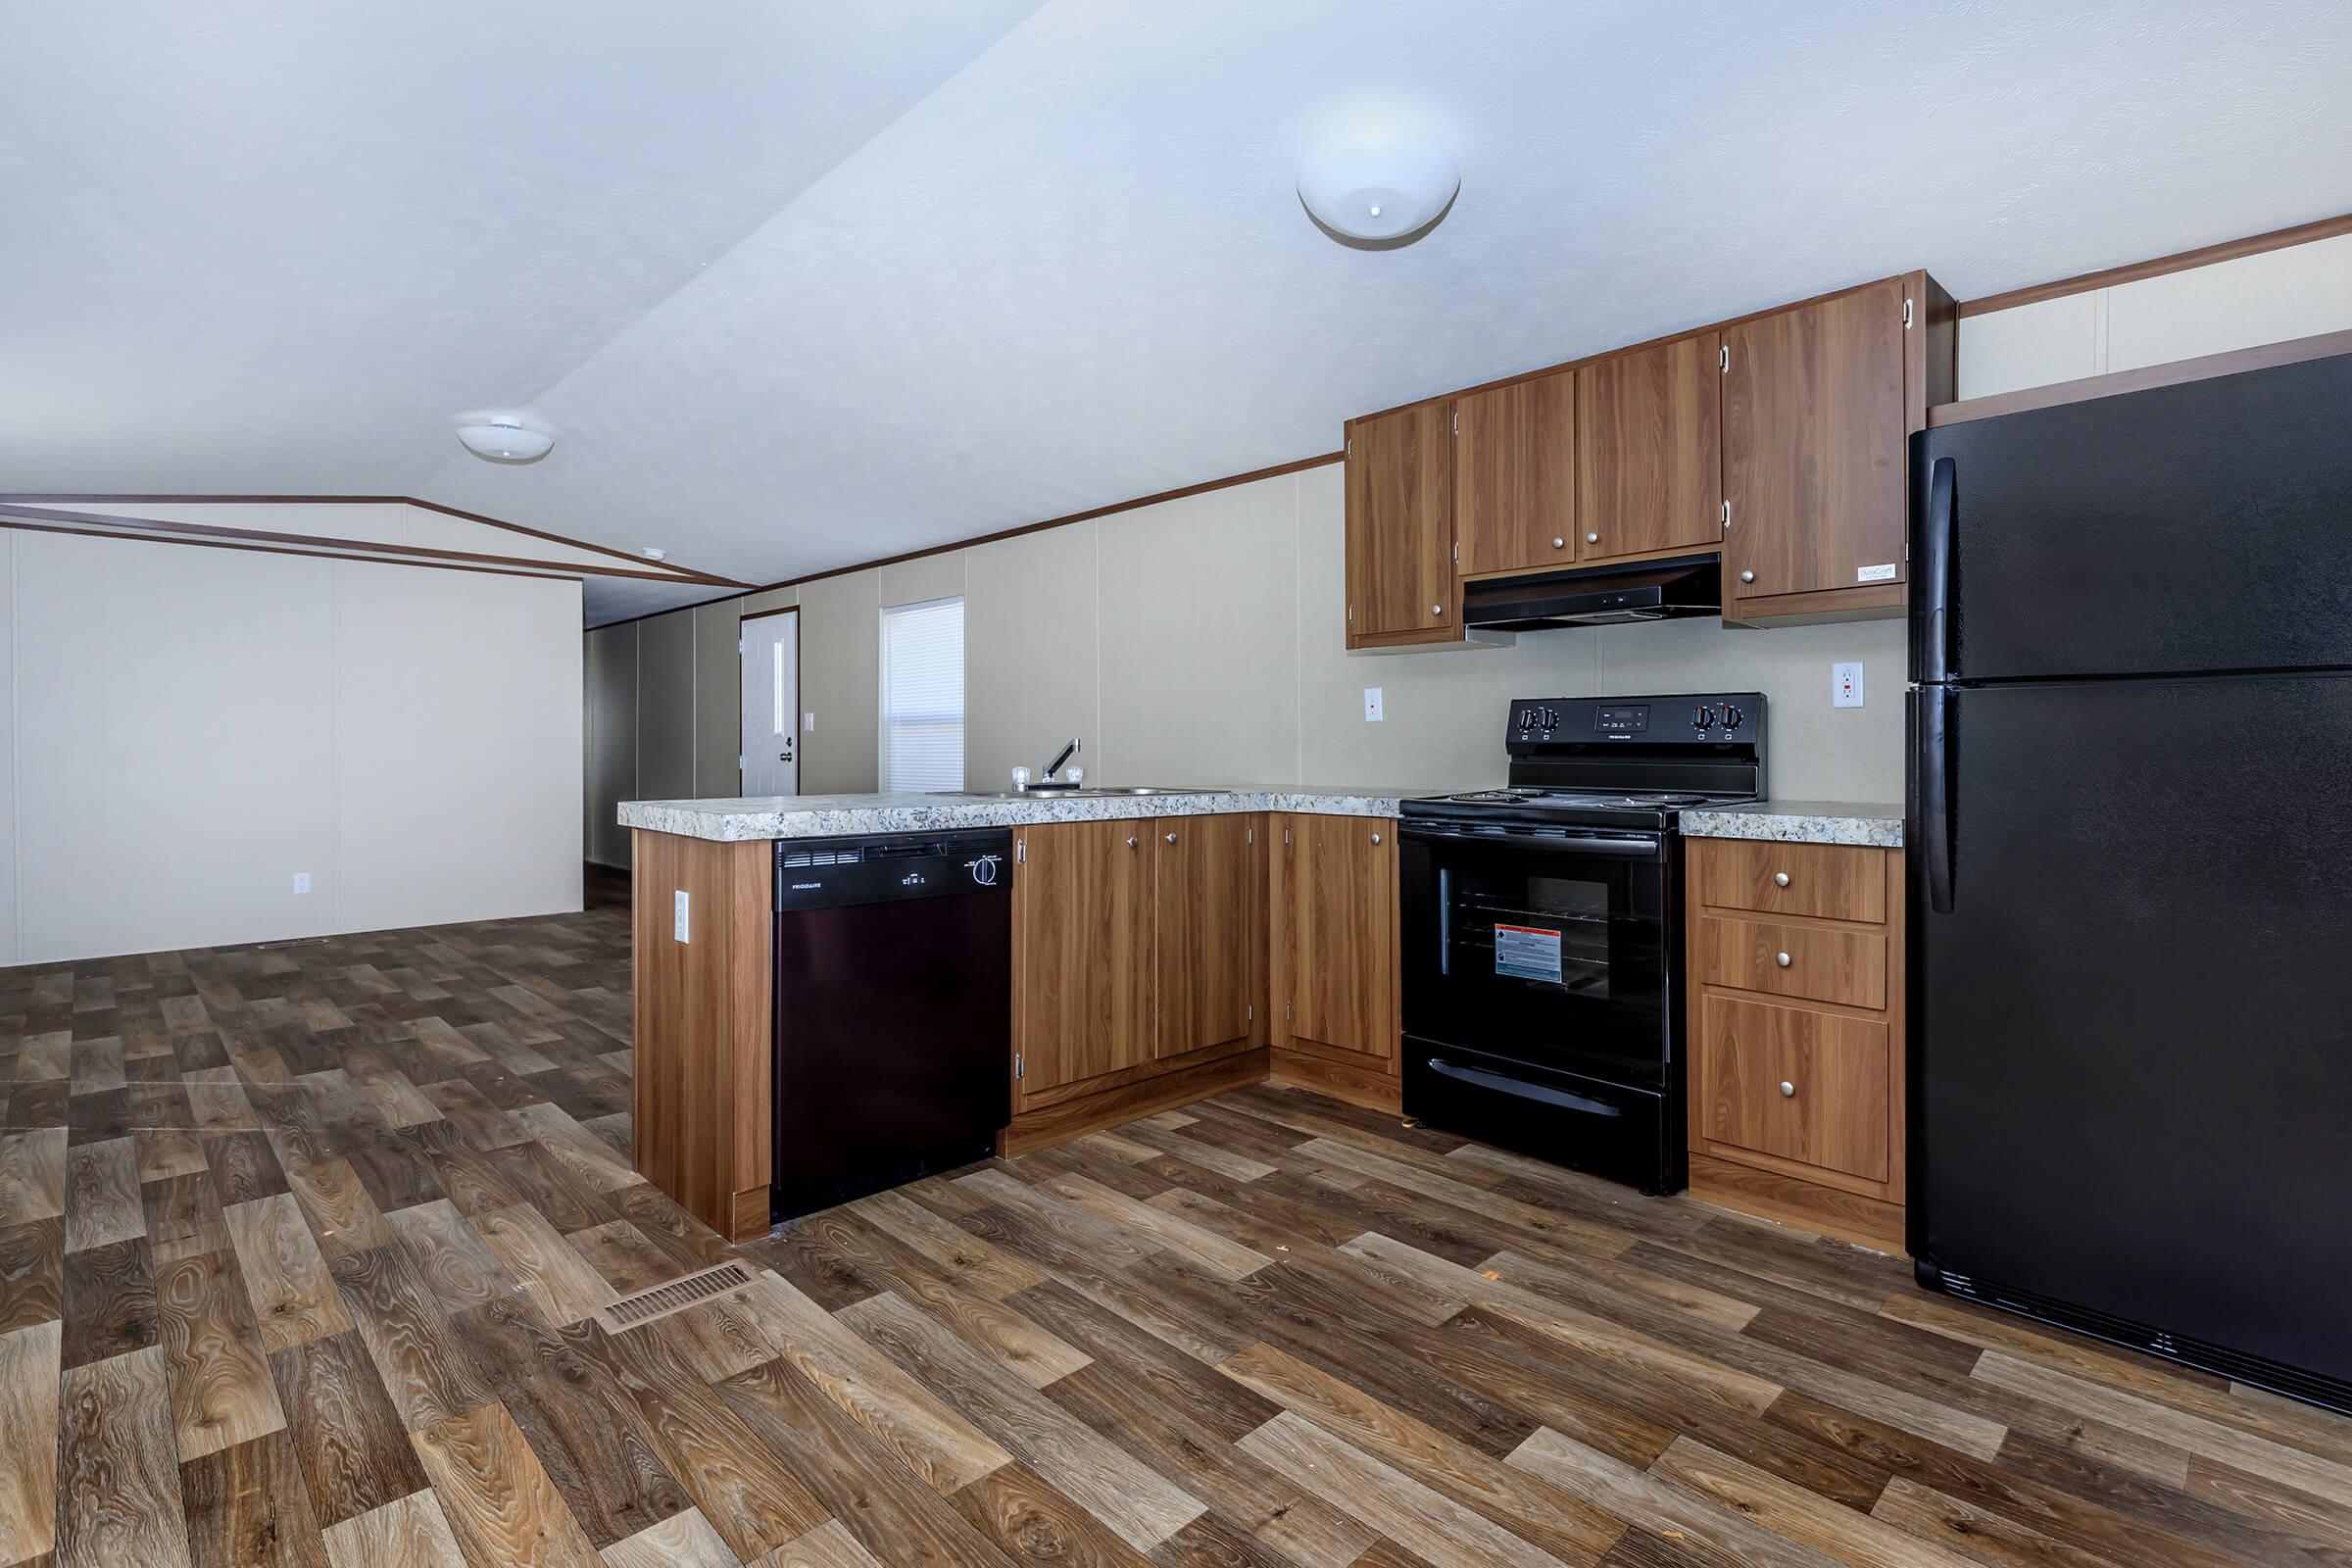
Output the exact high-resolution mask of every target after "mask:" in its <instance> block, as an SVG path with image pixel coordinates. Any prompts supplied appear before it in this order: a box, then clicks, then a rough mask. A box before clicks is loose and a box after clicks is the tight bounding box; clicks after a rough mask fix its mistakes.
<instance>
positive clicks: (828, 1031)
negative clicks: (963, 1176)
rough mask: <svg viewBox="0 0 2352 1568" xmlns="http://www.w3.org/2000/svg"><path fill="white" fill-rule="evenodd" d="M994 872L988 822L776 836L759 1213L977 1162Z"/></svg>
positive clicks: (1000, 905) (856, 1194) (993, 1069)
mask: <svg viewBox="0 0 2352 1568" xmlns="http://www.w3.org/2000/svg"><path fill="white" fill-rule="evenodd" d="M1012 869H1013V862H1012V833H1011V831H1010V830H1009V829H1005V828H996V829H980V830H971V831H958V832H942V833H892V834H885V835H880V836H870V837H863V838H844V839H783V840H779V841H778V842H777V844H776V901H775V909H776V918H775V952H774V957H775V990H776V997H775V1002H776V1027H775V1042H776V1063H775V1085H776V1105H775V1176H774V1183H775V1186H774V1191H773V1195H772V1202H771V1205H770V1206H771V1211H772V1214H773V1217H774V1218H776V1219H779V1220H782V1219H790V1218H793V1217H794V1216H796V1215H800V1214H806V1213H809V1212H810V1211H811V1210H813V1209H819V1208H826V1207H830V1206H831V1205H832V1204H835V1203H841V1202H847V1201H850V1200H851V1199H854V1198H862V1197H864V1196H865V1195H866V1194H868V1193H875V1192H880V1191H881V1190H883V1189H884V1188H887V1187H895V1186H898V1185H899V1184H900V1183H902V1182H907V1181H911V1180H913V1179H914V1178H915V1177H917V1176H922V1175H926V1174H928V1173H930V1172H932V1171H939V1170H949V1169H953V1168H954V1167H956V1166H957V1165H964V1164H969V1163H970V1162H971V1161H973V1160H976V1159H985V1158H986V1157H988V1156H989V1155H990V1154H991V1153H993V1152H995V1146H996V1135H997V1133H998V1131H999V1130H1000V1129H1002V1128H1003V1127H1004V1126H1005V1122H1006V1120H1007V1119H1008V1118H1009V1115H1010V1112H1011V1088H1012V1086H1011V1082H1010V1072H1011V1062H1012Z"/></svg>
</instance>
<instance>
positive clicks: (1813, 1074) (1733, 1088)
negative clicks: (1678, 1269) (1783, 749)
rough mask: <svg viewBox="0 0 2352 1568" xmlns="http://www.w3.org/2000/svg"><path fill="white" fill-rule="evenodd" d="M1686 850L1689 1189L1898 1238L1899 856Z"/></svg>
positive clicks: (1874, 1240) (1826, 1229)
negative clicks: (1688, 938) (1688, 933)
mask: <svg viewBox="0 0 2352 1568" xmlns="http://www.w3.org/2000/svg"><path fill="white" fill-rule="evenodd" d="M1688 858H1689V871H1688V884H1687V885H1688V887H1689V901H1688V902H1689V907H1690V914H1689V918H1690V976H1689V981H1690V983H1689V1001H1688V1009H1687V1029H1686V1034H1687V1038H1688V1040H1689V1045H1690V1054H1689V1063H1688V1065H1689V1071H1690V1113H1691V1132H1690V1144H1691V1193H1692V1195H1693V1196H1695V1197H1698V1198H1702V1199H1706V1200H1708V1201H1715V1202H1720V1203H1723V1204H1725V1205H1726V1206H1729V1207H1734V1208H1741V1209H1746V1210H1749V1211H1751V1212H1755V1213H1761V1214H1765V1215H1768V1216H1770V1217H1773V1218H1776V1219H1783V1220H1786V1221H1788V1222H1789V1223H1790V1224H1794V1225H1800V1226H1802V1227H1804V1228H1805V1229H1808V1230H1813V1231H1819V1232H1822V1233H1824V1234H1827V1235H1835V1236H1842V1237H1846V1238H1848V1239H1851V1240H1855V1241H1860V1242H1865V1243H1867V1244H1869V1245H1871V1246H1873V1247H1879V1248H1884V1249H1887V1250H1895V1251H1900V1250H1902V1247H1903V1201H1904V1199H1903V1123H1904V1112H1905V1101H1904V1089H1903V1030H1902V1014H1903V972H1902V952H1903V944H1902V932H1903V907H1902V894H1903V879H1902V853H1901V852H1900V851H1899V850H1878V849H1859V848H1847V847H1844V846H1833V845H1809V844H1767V843H1753V842H1748V841H1744V840H1731V839H1692V840H1691V842H1690V846H1689V857H1688Z"/></svg>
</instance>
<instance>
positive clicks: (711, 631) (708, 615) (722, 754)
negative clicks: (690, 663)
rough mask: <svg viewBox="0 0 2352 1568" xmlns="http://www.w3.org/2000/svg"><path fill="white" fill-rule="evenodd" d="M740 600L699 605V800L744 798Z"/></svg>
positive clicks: (696, 681)
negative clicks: (740, 762) (738, 761)
mask: <svg viewBox="0 0 2352 1568" xmlns="http://www.w3.org/2000/svg"><path fill="white" fill-rule="evenodd" d="M739 604H740V601H738V600H733V599H722V600H720V601H719V602H718V603H717V604H714V605H698V606H696V607H695V608H694V610H693V611H691V612H689V613H691V614H692V615H693V616H694V784H693V787H692V789H690V790H689V791H688V793H689V794H691V795H694V796H696V797H698V798H709V797H713V796H731V795H736V794H740V793H741V792H742V786H743V774H742V771H741V770H740V769H739V768H738V767H737V766H736V764H735V759H736V758H737V756H739V755H740V754H741V752H742V750H743V655H742V654H741V653H740V652H739V651H738V650H737V648H736V646H735V645H736V642H737V641H738V639H740V638H741V637H742V636H743V613H742V611H741V610H740V609H739V608H738V606H739Z"/></svg>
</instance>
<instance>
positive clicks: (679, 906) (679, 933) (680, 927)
mask: <svg viewBox="0 0 2352 1568" xmlns="http://www.w3.org/2000/svg"><path fill="white" fill-rule="evenodd" d="M673 908H674V910H675V914H674V919H673V926H672V929H671V932H670V934H671V935H672V936H674V937H675V938H676V939H677V940H678V941H680V942H684V941H686V940H687V936H686V890H685V889H684V888H680V889H678V895H677V903H676V905H675V906H673Z"/></svg>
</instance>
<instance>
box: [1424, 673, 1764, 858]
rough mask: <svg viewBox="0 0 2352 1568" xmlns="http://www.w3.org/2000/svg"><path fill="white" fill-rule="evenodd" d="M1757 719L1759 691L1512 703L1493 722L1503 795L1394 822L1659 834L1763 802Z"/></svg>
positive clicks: (1466, 798) (1435, 807) (1448, 803)
mask: <svg viewBox="0 0 2352 1568" xmlns="http://www.w3.org/2000/svg"><path fill="white" fill-rule="evenodd" d="M1764 719H1765V701H1764V697H1763V694H1762V693H1760V692H1728V693H1727V692H1704V693H1691V694H1687V695H1676V696H1671V697H1550V698H1521V699H1518V700H1516V701H1514V702H1513V703H1512V704H1511V706H1510V710H1509V711H1508V712H1507V713H1506V714H1505V715H1504V728H1503V750H1504V752H1505V754H1506V755H1507V756H1508V757H1509V759H1510V783H1509V785H1508V786H1507V787H1505V788H1502V789H1493V790H1469V791H1465V792H1463V793H1461V794H1457V795H1433V796H1426V797H1424V798H1422V799H1419V800H1411V801H1406V802H1405V803H1404V804H1403V807H1402V814H1403V815H1404V816H1405V817H1407V818H1410V819H1417V820H1421V821H1425V822H1426V821H1440V822H1447V823H1469V824H1487V825H1492V826H1494V827H1495V828H1497V829H1499V828H1501V827H1504V826H1508V825H1524V826H1536V827H1543V826H1580V825H1581V826H1590V827H1603V828H1606V827H1617V828H1626V829H1647V830H1649V831H1652V832H1662V831H1665V830H1667V829H1670V828H1672V827H1674V826H1675V824H1676V819H1677V816H1676V814H1677V813H1678V812H1679V811H1681V810H1682V809H1684V808H1686V807H1693V806H1730V805H1735V804H1737V803H1739V802H1741V801H1752V800H1755V799H1757V798H1758V797H1759V796H1760V795H1761V794H1762V793H1763V787H1764V727H1765V726H1764Z"/></svg>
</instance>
